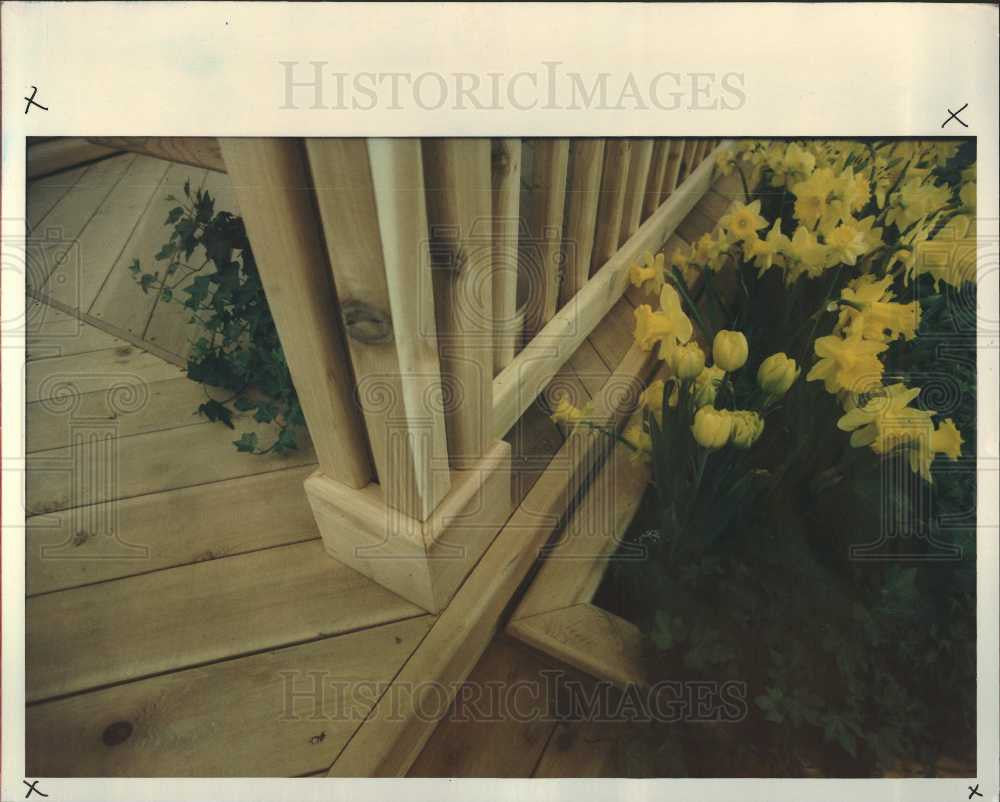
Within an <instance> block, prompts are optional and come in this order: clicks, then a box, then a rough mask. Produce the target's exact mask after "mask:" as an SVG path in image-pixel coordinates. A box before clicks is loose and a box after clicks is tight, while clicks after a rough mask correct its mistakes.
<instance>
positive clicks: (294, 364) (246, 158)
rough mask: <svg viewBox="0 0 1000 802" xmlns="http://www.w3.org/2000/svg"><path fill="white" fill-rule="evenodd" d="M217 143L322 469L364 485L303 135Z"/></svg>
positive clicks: (365, 463)
mask: <svg viewBox="0 0 1000 802" xmlns="http://www.w3.org/2000/svg"><path fill="white" fill-rule="evenodd" d="M220 144H221V147H222V152H223V156H224V159H225V163H226V170H227V171H228V173H229V176H230V178H231V179H232V182H233V188H234V190H235V191H236V196H237V199H238V202H239V207H240V210H241V212H242V214H243V221H244V224H245V226H246V230H247V235H248V237H249V240H250V243H251V248H252V249H253V255H254V259H255V261H256V264H257V269H258V272H259V273H260V279H261V283H262V285H263V286H264V292H265V294H266V295H267V300H268V305H269V306H270V309H271V315H272V316H273V318H274V323H275V326H276V327H277V329H278V337H279V339H280V340H281V345H282V348H283V350H284V352H285V359H286V360H287V362H288V369H289V372H290V373H291V375H292V382H293V383H294V384H295V389H296V391H297V393H298V396H299V402H300V403H301V405H302V412H303V414H304V415H305V418H306V424H307V426H308V428H309V434H310V436H311V438H312V441H313V445H314V446H315V448H316V455H317V457H318V460H319V464H320V469H321V470H322V471H323V472H324V473H326V474H327V475H328V476H330V477H332V478H333V479H335V480H336V481H337V482H340V483H342V484H343V485H345V486H346V487H352V488H363V487H365V486H366V485H367V484H368V483H369V482H370V481H371V479H372V476H373V474H374V472H373V470H372V464H371V459H370V457H369V452H368V443H367V438H366V437H365V434H364V427H363V425H362V423H361V415H360V413H359V410H358V408H357V404H356V403H355V401H354V398H353V392H354V382H353V379H352V377H351V366H350V363H349V362H348V360H347V351H346V349H345V347H344V342H343V337H342V335H341V332H340V328H339V326H337V325H334V324H335V321H336V319H337V317H338V312H337V298H336V295H335V294H334V291H333V283H332V282H331V281H330V271H329V268H328V267H327V264H326V254H325V253H324V249H323V236H322V231H321V229H320V227H319V224H318V220H317V219H316V213H315V202H314V200H313V197H312V190H311V189H310V181H309V172H308V167H307V164H306V157H305V150H304V148H303V145H302V142H301V140H297V139H253V138H241V139H222V140H220Z"/></svg>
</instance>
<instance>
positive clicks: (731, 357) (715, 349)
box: [712, 329, 750, 373]
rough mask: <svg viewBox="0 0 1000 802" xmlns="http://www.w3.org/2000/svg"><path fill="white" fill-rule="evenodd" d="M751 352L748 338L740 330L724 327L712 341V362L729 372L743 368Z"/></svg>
mask: <svg viewBox="0 0 1000 802" xmlns="http://www.w3.org/2000/svg"><path fill="white" fill-rule="evenodd" d="M749 353H750V346H749V345H748V343H747V338H746V337H745V336H744V335H743V333H742V332H739V331H728V330H726V329H722V330H721V331H719V332H718V333H717V334H716V335H715V340H714V341H713V342H712V362H713V363H714V364H715V365H716V366H717V367H720V368H722V369H723V370H724V371H726V372H727V373H731V372H732V371H734V370H739V369H740V368H742V367H743V365H745V364H746V361H747V356H748V355H749Z"/></svg>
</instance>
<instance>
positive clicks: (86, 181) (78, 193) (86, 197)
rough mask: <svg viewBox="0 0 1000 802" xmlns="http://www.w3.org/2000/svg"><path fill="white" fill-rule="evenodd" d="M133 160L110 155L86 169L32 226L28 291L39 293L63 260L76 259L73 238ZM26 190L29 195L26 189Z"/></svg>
mask: <svg viewBox="0 0 1000 802" xmlns="http://www.w3.org/2000/svg"><path fill="white" fill-rule="evenodd" d="M135 159H136V157H135V156H133V155H131V154H129V155H124V156H112V157H111V158H110V159H105V160H103V161H99V162H96V163H94V164H92V165H90V166H89V167H87V168H86V170H85V171H84V173H83V175H81V176H80V178H79V180H78V181H77V182H76V183H75V184H74V185H73V187H72V188H71V189H70V190H69V191H68V192H67V193H66V194H65V195H63V196H62V197H61V198H60V199H59V202H58V203H56V204H55V206H53V207H52V209H51V211H49V212H48V214H46V215H45V217H44V218H43V219H42V221H41V222H40V223H39V224H38V225H37V226H35V228H34V229H33V230H32V232H31V236H32V240H33V242H34V244H35V247H34V248H33V251H32V255H33V257H34V258H33V259H32V260H31V262H30V264H29V270H28V276H27V279H26V280H27V287H28V291H29V292H31V293H34V292H37V291H39V290H41V289H42V288H43V287H44V285H45V283H46V281H47V279H48V277H49V275H51V273H52V272H53V271H54V270H55V269H56V268H57V267H58V266H59V264H60V262H62V260H63V259H66V258H69V259H73V258H75V257H76V253H77V251H76V250H75V249H74V247H73V246H74V243H75V242H76V240H77V238H78V237H79V236H80V234H81V232H82V231H83V230H84V228H85V227H86V226H87V224H88V223H89V222H90V220H91V218H92V217H93V216H94V214H96V212H97V210H98V208H99V207H100V205H101V203H102V202H103V201H104V199H105V198H106V197H107V196H108V194H109V193H110V192H111V191H112V190H113V189H114V188H115V186H116V185H117V183H118V181H119V180H120V179H121V177H122V176H123V175H124V174H125V171H126V170H127V169H128V167H129V165H131V164H132V162H133V161H134V160H135ZM28 191H29V195H30V194H31V187H30V186H29V188H28ZM29 205H30V204H29Z"/></svg>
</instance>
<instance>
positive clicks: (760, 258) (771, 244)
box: [743, 217, 792, 276]
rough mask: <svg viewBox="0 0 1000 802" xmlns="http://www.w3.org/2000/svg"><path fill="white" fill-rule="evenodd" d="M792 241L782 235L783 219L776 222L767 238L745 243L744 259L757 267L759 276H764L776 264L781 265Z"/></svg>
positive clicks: (758, 238) (745, 241)
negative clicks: (782, 255) (782, 258)
mask: <svg viewBox="0 0 1000 802" xmlns="http://www.w3.org/2000/svg"><path fill="white" fill-rule="evenodd" d="M791 245H792V241H791V240H790V239H789V238H788V237H786V236H785V235H784V234H782V233H781V218H780V217H779V218H778V219H777V220H775V221H774V225H772V226H771V230H770V231H768V232H767V237H765V238H764V239H761V238H760V237H757V238H756V239H750V240H744V241H743V258H744V259H745V260H746V261H748V262H750V261H752V262H753V263H754V265H755V266H756V267H757V275H761V276H762V275H764V273H766V272H767V271H768V270H770V268H771V266H772V265H774V264H781V261H782V260H781V254H782V253H783V252H785V251H786V250H788V249H789V248H790V247H791Z"/></svg>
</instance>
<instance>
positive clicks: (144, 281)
mask: <svg viewBox="0 0 1000 802" xmlns="http://www.w3.org/2000/svg"><path fill="white" fill-rule="evenodd" d="M155 281H156V274H155V273H143V274H142V277H141V278H140V279H139V286H140V287H141V288H142V291H143V292H144V293H146V294H148V293H149V288H150V287H152V286H153V283H154V282H155Z"/></svg>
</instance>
